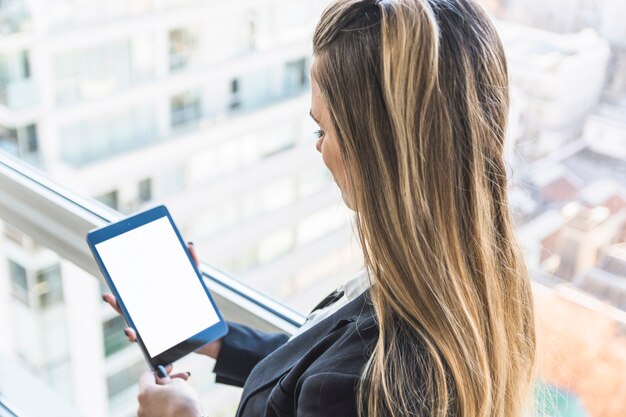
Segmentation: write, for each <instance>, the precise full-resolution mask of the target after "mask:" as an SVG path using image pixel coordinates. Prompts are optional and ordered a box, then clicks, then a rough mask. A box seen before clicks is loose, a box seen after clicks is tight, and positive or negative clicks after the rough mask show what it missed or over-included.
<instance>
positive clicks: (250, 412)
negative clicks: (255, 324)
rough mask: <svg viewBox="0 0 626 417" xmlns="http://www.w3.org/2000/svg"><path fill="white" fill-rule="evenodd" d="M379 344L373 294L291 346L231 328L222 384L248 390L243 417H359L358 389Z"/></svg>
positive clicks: (219, 368)
mask: <svg viewBox="0 0 626 417" xmlns="http://www.w3.org/2000/svg"><path fill="white" fill-rule="evenodd" d="M377 339H378V326H377V324H376V321H375V317H374V312H373V307H372V305H371V303H370V302H369V298H368V291H366V292H365V293H363V294H362V295H361V296H359V297H358V298H356V299H354V300H352V301H351V302H350V303H348V304H347V305H345V306H344V307H342V308H341V309H339V310H338V311H337V312H336V313H334V314H333V315H331V316H329V317H327V318H326V319H324V320H322V321H321V322H320V323H318V324H316V325H315V326H313V327H312V328H310V329H308V330H307V331H305V332H304V333H302V334H300V335H299V336H297V337H296V338H294V339H293V340H291V341H289V338H288V336H287V335H285V334H268V333H263V332H259V331H256V330H252V329H250V328H248V327H245V326H242V325H239V324H230V330H229V332H228V334H227V335H226V336H225V337H224V339H223V342H222V348H221V350H220V354H219V357H218V359H217V363H216V365H215V369H214V372H215V373H216V381H217V382H221V383H226V384H230V385H237V386H243V393H242V397H241V402H240V404H239V409H238V410H237V417H253V416H254V417H279V416H297V417H322V416H323V417H335V416H337V417H351V416H354V417H356V416H357V411H356V410H357V408H356V388H357V384H358V381H359V378H360V375H361V371H362V369H363V367H364V365H365V363H366V362H367V360H368V359H369V357H370V355H371V351H372V348H373V346H374V344H375V343H376V340H377Z"/></svg>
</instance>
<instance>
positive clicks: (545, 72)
mask: <svg viewBox="0 0 626 417" xmlns="http://www.w3.org/2000/svg"><path fill="white" fill-rule="evenodd" d="M497 27H498V31H499V33H500V36H501V38H502V41H503V43H504V48H505V51H506V54H507V59H508V63H509V71H510V78H511V84H512V86H513V87H514V90H513V91H514V92H515V93H517V94H522V95H523V96H525V100H519V101H524V102H525V105H526V108H525V109H524V110H522V119H523V129H520V130H519V133H518V134H519V135H520V136H519V137H520V138H522V139H523V141H524V142H525V143H526V144H527V145H530V146H527V149H526V152H525V153H526V156H527V157H530V158H532V159H536V158H540V157H542V156H545V155H547V154H550V153H551V152H553V151H555V150H557V149H559V148H560V147H561V146H562V145H563V144H564V143H565V142H567V141H570V140H573V139H575V138H577V137H579V136H580V133H581V131H582V127H583V123H584V118H585V116H586V115H587V114H588V113H589V112H590V111H591V110H592V109H593V108H594V106H596V104H597V103H598V101H599V99H600V95H601V92H602V88H603V85H604V80H605V74H606V67H607V63H608V60H609V57H610V48H609V45H608V43H607V42H606V41H605V40H603V39H602V38H601V37H599V36H598V35H597V34H596V33H595V32H594V31H593V30H583V31H581V32H578V33H573V34H567V35H560V34H555V33H550V32H546V31H544V30H540V29H535V28H531V27H528V26H522V25H518V24H512V23H505V22H498V24H497ZM516 139H519V138H516ZM529 142H530V143H529Z"/></svg>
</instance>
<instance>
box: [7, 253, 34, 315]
mask: <svg viewBox="0 0 626 417" xmlns="http://www.w3.org/2000/svg"><path fill="white" fill-rule="evenodd" d="M9 275H10V276H11V290H12V292H13V296H14V297H15V298H17V299H18V300H20V301H22V302H23V303H25V304H27V305H30V300H29V292H28V276H27V274H26V268H24V267H23V266H22V265H20V264H18V263H17V262H15V261H12V260H10V259H9Z"/></svg>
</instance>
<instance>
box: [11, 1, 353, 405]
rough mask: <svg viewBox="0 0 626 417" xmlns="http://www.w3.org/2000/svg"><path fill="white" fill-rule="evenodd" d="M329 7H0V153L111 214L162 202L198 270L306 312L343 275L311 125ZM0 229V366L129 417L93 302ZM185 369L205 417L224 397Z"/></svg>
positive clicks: (117, 339)
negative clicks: (203, 263) (316, 46)
mask: <svg viewBox="0 0 626 417" xmlns="http://www.w3.org/2000/svg"><path fill="white" fill-rule="evenodd" d="M326 3H327V2H326V1H325V0H317V1H312V0H263V1H258V0H257V1H251V0H237V1H231V2H221V3H220V2H209V1H199V0H107V1H99V0H82V1H70V0H9V1H6V0H3V1H0V147H1V148H2V149H4V150H8V151H9V152H11V153H13V154H15V155H18V156H20V157H21V158H23V159H25V160H27V161H30V162H32V163H35V164H37V165H38V166H39V167H41V168H42V169H44V170H45V171H46V172H47V173H48V174H49V175H50V176H51V177H52V178H53V179H54V180H55V181H57V182H59V183H61V184H63V185H66V186H67V187H68V188H70V189H73V190H75V191H77V192H78V193H81V194H86V195H90V196H94V197H97V198H98V199H100V200H101V201H103V202H105V203H107V204H108V205H111V206H113V207H115V208H117V209H119V210H121V211H123V212H131V211H135V210H138V209H140V208H142V207H144V206H146V205H150V204H154V203H156V202H164V203H165V204H166V205H167V206H168V207H169V208H170V210H171V211H172V214H173V216H174V218H175V220H176V221H177V223H178V225H179V227H180V228H181V231H182V233H183V235H184V236H185V238H187V239H190V240H193V241H194V242H195V244H196V247H197V248H198V250H199V252H200V255H201V257H202V258H203V259H205V260H207V261H209V262H211V263H213V264H215V265H217V266H219V267H221V268H222V269H224V270H226V271H230V272H233V273H236V274H237V275H239V276H240V277H241V278H242V279H243V280H244V281H246V282H248V283H250V284H251V285H252V286H254V287H255V288H258V289H260V290H261V291H264V292H268V293H269V294H270V295H273V296H276V297H278V298H279V299H281V300H284V301H286V302H289V304H290V305H293V306H297V307H298V308H299V309H301V311H303V312H305V311H307V310H308V309H310V308H311V307H312V306H313V305H314V304H315V302H316V301H317V300H319V299H320V298H322V297H323V296H324V295H325V293H327V292H328V291H330V290H332V289H333V287H334V286H335V285H336V284H337V283H338V282H340V281H342V280H343V279H345V278H346V277H347V275H348V274H349V273H351V272H353V271H355V270H356V269H357V264H358V256H355V255H356V254H357V253H358V251H355V250H354V242H353V240H352V237H351V235H352V231H351V228H350V226H349V214H348V213H347V210H346V209H344V208H342V207H343V206H342V204H341V203H340V197H339V193H338V192H337V190H336V186H335V185H334V184H333V183H332V181H331V179H330V176H329V174H328V173H327V172H326V168H325V167H324V165H323V163H322V161H321V158H320V157H319V155H318V154H317V152H316V151H315V148H314V141H313V140H312V136H313V135H312V132H313V130H314V129H315V127H314V125H313V123H312V122H311V121H310V120H309V116H308V110H309V101H310V96H309V65H310V56H311V35H312V28H313V26H314V23H315V21H316V20H317V19H318V18H319V16H320V14H321V10H322V9H323V7H324V6H325V4H326ZM2 229H3V230H4V236H5V239H3V240H2V243H0V259H2V263H1V264H0V309H2V311H1V313H2V314H0V329H2V330H5V333H3V334H9V335H12V337H3V338H0V352H1V353H4V354H5V355H8V356H11V357H13V358H16V359H19V360H20V361H21V362H22V363H23V364H25V365H26V366H28V367H30V368H31V369H32V370H33V372H34V373H36V374H38V375H40V376H41V377H42V378H44V379H45V380H47V381H48V382H49V383H50V384H51V385H52V386H55V387H56V388H57V389H58V391H59V392H61V393H64V395H65V396H66V397H67V398H69V399H73V402H74V404H75V405H76V407H77V408H78V409H79V411H81V412H82V413H83V414H84V415H85V416H89V417H105V416H120V417H121V416H127V415H130V414H132V412H134V406H135V405H134V404H135V394H136V388H135V387H134V383H135V382H136V381H137V376H138V374H139V373H140V372H141V371H143V369H144V367H145V365H144V362H143V359H142V358H141V356H140V355H139V352H138V349H136V348H134V347H128V346H127V344H126V342H125V340H124V335H123V334H122V333H121V332H122V328H123V326H124V324H123V321H122V320H121V319H120V318H119V317H117V316H116V315H114V314H113V313H112V312H111V311H110V310H109V309H108V308H106V307H105V306H103V305H101V304H100V302H99V294H100V290H101V284H100V283H99V282H98V281H97V280H95V279H93V278H89V277H85V273H84V271H82V270H80V269H78V268H77V267H75V266H74V265H72V264H71V263H69V262H67V261H63V260H60V259H59V258H58V256H56V254H54V253H52V252H51V251H48V250H46V249H45V248H41V247H39V246H38V245H37V242H33V241H32V240H31V239H29V238H28V237H27V236H24V235H23V234H21V233H20V232H19V231H17V230H15V229H14V228H12V227H11V226H10V225H8V224H7V225H4V227H3V228H2ZM355 258H356V259H355ZM189 361H190V364H189V366H190V367H194V366H197V369H199V371H198V372H194V379H195V383H196V384H197V387H198V388H199V389H200V390H202V392H203V393H205V400H206V401H205V403H206V404H211V405H212V406H213V407H212V409H211V410H207V411H211V412H210V415H212V416H219V415H220V414H219V413H220V412H223V411H224V410H222V408H223V407H224V406H230V405H231V404H232V403H234V402H236V398H237V395H238V393H237V391H231V390H226V389H224V388H221V387H213V385H212V383H211V375H210V369H211V365H210V363H208V362H207V361H203V358H190V359H189Z"/></svg>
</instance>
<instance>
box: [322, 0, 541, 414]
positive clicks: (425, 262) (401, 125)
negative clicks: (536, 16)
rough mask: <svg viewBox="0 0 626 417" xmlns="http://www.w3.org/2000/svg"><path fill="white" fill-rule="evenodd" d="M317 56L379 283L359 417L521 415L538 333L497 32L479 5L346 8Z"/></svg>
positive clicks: (331, 22)
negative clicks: (508, 147) (510, 166)
mask: <svg viewBox="0 0 626 417" xmlns="http://www.w3.org/2000/svg"><path fill="white" fill-rule="evenodd" d="M313 49H314V55H315V57H316V67H315V73H314V76H315V79H316V82H317V83H318V85H319V87H320V90H321V92H322V94H323V95H324V97H325V98H326V100H327V102H328V108H329V110H330V116H331V120H332V123H333V125H334V128H335V131H336V134H337V138H338V142H339V146H340V149H341V152H342V156H343V159H344V162H345V165H346V166H347V167H348V172H349V175H348V181H349V184H350V191H351V199H352V200H353V201H352V204H353V206H354V209H355V213H356V215H355V216H356V218H355V226H356V230H357V232H358V235H359V238H360V240H361V244H362V248H363V252H364V256H365V264H366V267H367V268H368V270H369V272H370V275H371V276H372V277H373V280H374V285H373V287H372V300H373V305H374V310H375V313H376V317H377V320H378V323H379V330H380V336H379V339H378V341H377V343H376V345H375V348H374V350H373V353H372V356H371V358H370V360H369V362H368V363H367V365H366V367H365V369H364V370H363V374H362V378H361V381H360V384H359V412H360V414H361V415H362V416H365V415H367V416H372V417H383V416H393V417H396V416H416V415H420V416H422V415H428V416H432V417H444V416H452V415H453V416H460V417H482V416H490V417H496V416H498V417H517V416H520V415H522V413H523V411H524V409H525V406H526V405H527V402H528V398H529V393H530V387H531V384H532V380H533V371H534V362H535V329H534V317H533V307H532V294H531V288H530V282H529V278H528V274H527V272H526V269H525V266H524V264H523V260H522V257H521V255H520V252H519V250H518V247H517V244H516V239H515V236H514V232H513V227H512V224H511V220H510V218H509V212H508V206H507V177H506V171H505V166H504V162H503V143H504V137H505V130H506V121H507V113H508V100H509V98H508V75H507V68H506V61H505V58H504V53H503V49H502V45H501V43H500V40H499V38H498V36H497V34H496V31H495V29H494V27H493V26H492V24H491V22H490V21H489V19H488V17H487V16H486V15H485V13H484V12H483V10H482V9H481V8H480V7H478V6H477V5H476V4H475V3H474V2H473V1H471V0H382V1H381V0H379V1H374V0H338V1H334V2H333V3H332V4H331V5H330V6H329V7H328V8H327V9H326V10H325V12H324V14H323V16H322V18H321V21H320V23H319V24H318V26H317V29H316V31H315V36H314V41H313Z"/></svg>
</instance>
